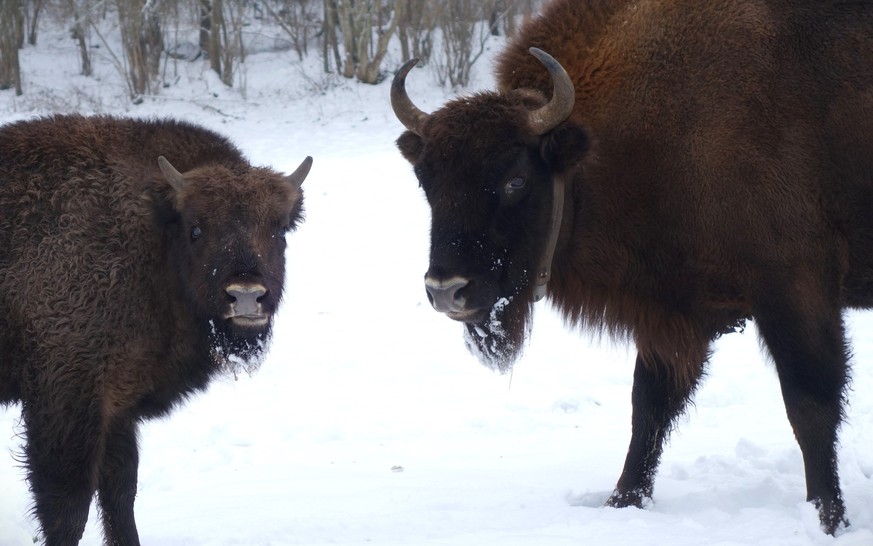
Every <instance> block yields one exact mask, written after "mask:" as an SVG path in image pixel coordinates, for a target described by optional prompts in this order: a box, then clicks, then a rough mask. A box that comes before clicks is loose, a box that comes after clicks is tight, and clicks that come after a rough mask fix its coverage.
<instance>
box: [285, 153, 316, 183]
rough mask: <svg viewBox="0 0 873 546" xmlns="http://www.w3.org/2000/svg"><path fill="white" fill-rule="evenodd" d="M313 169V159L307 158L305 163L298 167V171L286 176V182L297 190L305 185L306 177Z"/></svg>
mask: <svg viewBox="0 0 873 546" xmlns="http://www.w3.org/2000/svg"><path fill="white" fill-rule="evenodd" d="M311 168H312V158H311V157H309V156H306V159H304V160H303V162H302V163H300V166H299V167H297V170H295V171H294V172H293V173H291V174H289V175H288V176H286V177H285V180H287V181H288V183H289V184H291V185H292V186H294V187H295V188H299V187H300V186H301V185H302V184H303V181H304V180H306V176H307V175H308V174H309V169H311Z"/></svg>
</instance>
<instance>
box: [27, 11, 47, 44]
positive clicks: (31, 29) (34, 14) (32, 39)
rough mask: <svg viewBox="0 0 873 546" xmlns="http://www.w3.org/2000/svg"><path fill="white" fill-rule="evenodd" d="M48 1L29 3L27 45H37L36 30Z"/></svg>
mask: <svg viewBox="0 0 873 546" xmlns="http://www.w3.org/2000/svg"><path fill="white" fill-rule="evenodd" d="M46 1H47V0H31V1H30V2H27V8H26V12H27V43H28V44H30V45H32V46H33V45H36V30H37V22H38V21H39V16H40V14H41V13H42V9H43V7H45V5H46Z"/></svg>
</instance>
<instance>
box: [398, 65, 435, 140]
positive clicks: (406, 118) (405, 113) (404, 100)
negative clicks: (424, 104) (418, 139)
mask: <svg viewBox="0 0 873 546" xmlns="http://www.w3.org/2000/svg"><path fill="white" fill-rule="evenodd" d="M416 63H418V59H412V60H409V61H406V64H404V65H403V66H401V67H400V70H398V71H397V74H395V75H394V81H393V82H392V83H391V108H393V109H394V115H395V116H397V119H399V120H400V123H402V124H403V125H404V126H405V127H406V128H407V129H409V130H410V131H412V132H413V133H415V134H416V135H418V136H421V126H422V125H423V124H424V122H425V120H427V118H429V117H430V114H427V113H425V112H422V111H421V110H419V108H418V107H417V106H416V105H415V104H413V103H412V100H410V99H409V95H407V94H406V75H407V74H409V71H410V70H412V67H413V66H415V65H416Z"/></svg>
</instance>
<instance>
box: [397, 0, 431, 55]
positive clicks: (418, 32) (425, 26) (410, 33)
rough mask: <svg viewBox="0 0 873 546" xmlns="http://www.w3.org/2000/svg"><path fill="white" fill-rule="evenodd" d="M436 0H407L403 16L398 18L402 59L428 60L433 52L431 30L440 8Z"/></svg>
mask: <svg viewBox="0 0 873 546" xmlns="http://www.w3.org/2000/svg"><path fill="white" fill-rule="evenodd" d="M438 4H439V2H437V1H436V0H409V2H407V8H406V10H404V13H403V16H402V17H400V18H399V21H400V23H399V25H398V35H399V37H400V48H401V52H402V55H403V60H404V61H405V60H408V59H412V58H415V59H419V60H420V61H421V62H422V63H425V64H426V63H427V62H429V61H430V56H431V53H432V52H433V32H434V29H435V28H436V26H437V16H438V14H439V13H440V12H441V8H440V6H439V5H438Z"/></svg>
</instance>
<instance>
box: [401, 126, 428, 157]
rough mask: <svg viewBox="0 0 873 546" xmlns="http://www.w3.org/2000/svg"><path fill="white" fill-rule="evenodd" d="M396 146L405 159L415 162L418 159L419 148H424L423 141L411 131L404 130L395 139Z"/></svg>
mask: <svg viewBox="0 0 873 546" xmlns="http://www.w3.org/2000/svg"><path fill="white" fill-rule="evenodd" d="M397 147H398V148H399V149H400V153H401V154H403V157H405V158H406V161H409V162H410V163H415V162H416V161H418V157H419V156H420V155H421V150H422V149H423V148H424V141H423V140H422V139H421V137H420V136H418V135H417V134H415V133H413V132H412V131H406V132H404V133H403V134H402V135H400V138H398V139H397Z"/></svg>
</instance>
